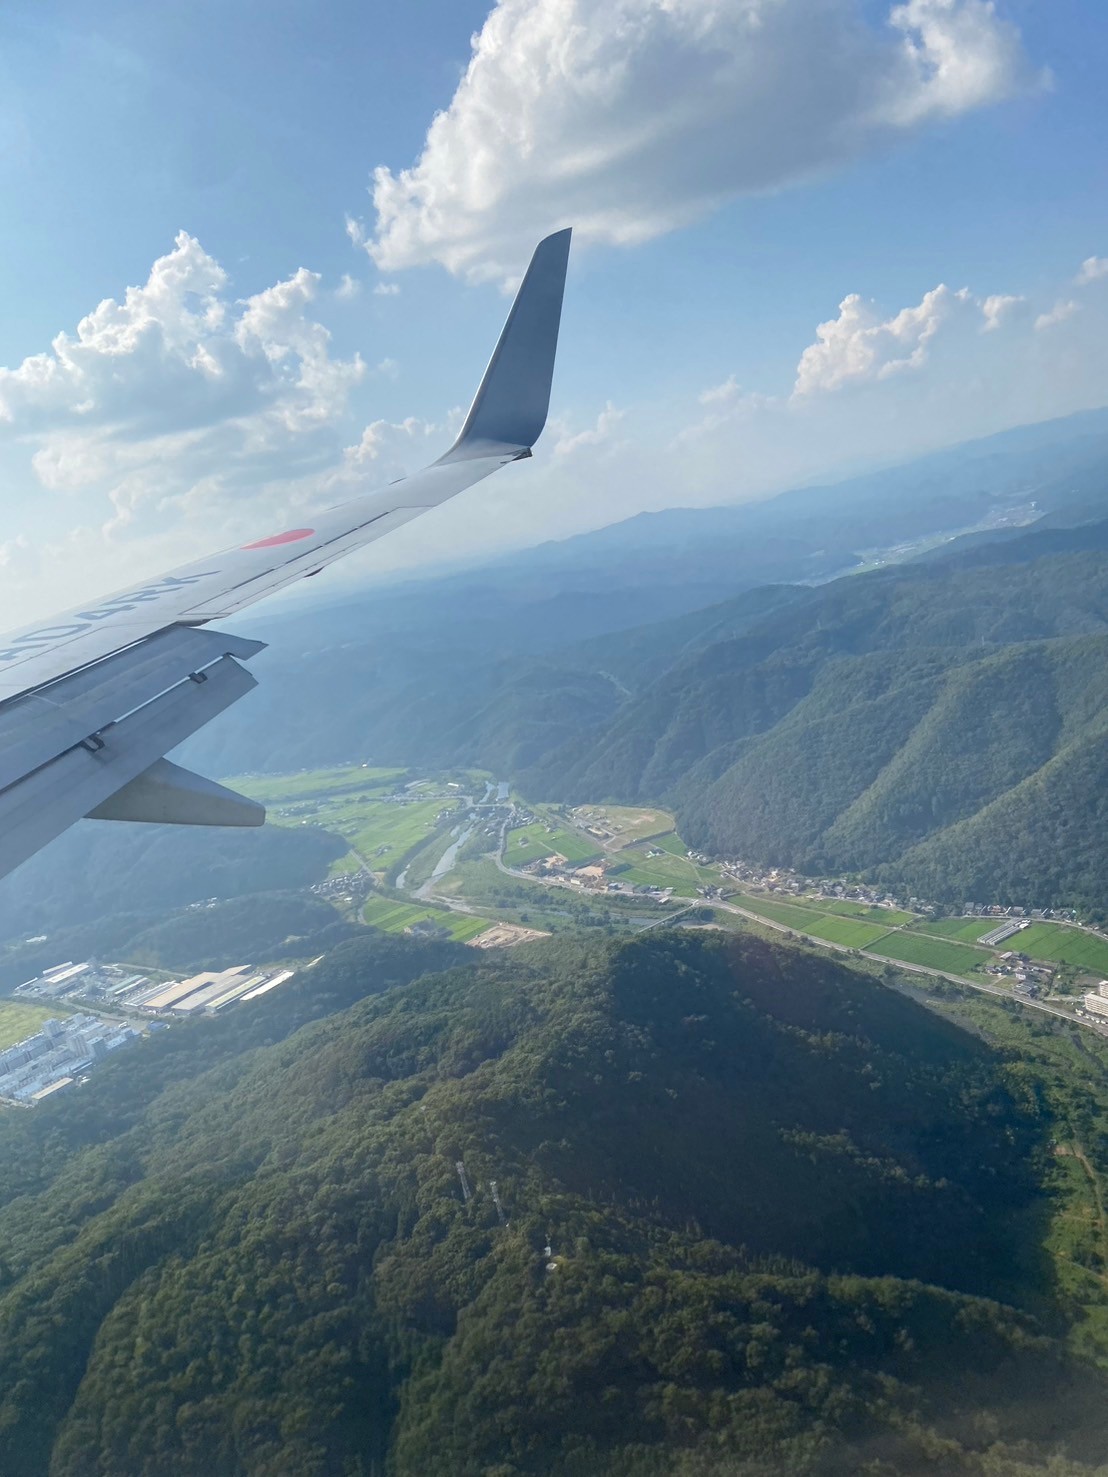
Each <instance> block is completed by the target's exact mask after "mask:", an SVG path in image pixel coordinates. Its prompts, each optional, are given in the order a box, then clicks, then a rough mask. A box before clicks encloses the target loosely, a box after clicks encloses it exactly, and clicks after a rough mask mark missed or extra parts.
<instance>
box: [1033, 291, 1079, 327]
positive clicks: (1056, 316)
mask: <svg viewBox="0 0 1108 1477" xmlns="http://www.w3.org/2000/svg"><path fill="white" fill-rule="evenodd" d="M1076 312H1077V304H1076V303H1075V302H1074V301H1073V299H1072V298H1061V299H1059V301H1058V302H1056V303H1055V304H1054V306H1053V308H1051V309H1050V311H1049V312H1046V313H1040V314H1039V316H1038V317H1037V318H1036V319H1035V331H1036V333H1041V332H1042V330H1043V329H1044V328H1054V327H1055V326H1056V325H1057V324H1059V323H1064V322H1065V321H1066V319H1067V318H1072V317H1073V315H1074V314H1075V313H1076Z"/></svg>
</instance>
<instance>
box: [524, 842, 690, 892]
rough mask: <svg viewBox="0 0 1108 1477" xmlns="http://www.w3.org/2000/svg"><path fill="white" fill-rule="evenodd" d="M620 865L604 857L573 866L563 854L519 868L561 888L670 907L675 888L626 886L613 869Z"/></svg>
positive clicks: (614, 860) (647, 884)
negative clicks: (662, 904)
mask: <svg viewBox="0 0 1108 1477" xmlns="http://www.w3.org/2000/svg"><path fill="white" fill-rule="evenodd" d="M619 866H620V863H619V862H618V861H617V860H616V859H615V858H614V857H602V858H601V859H600V860H599V861H591V862H571V861H570V860H569V859H568V858H567V857H564V856H562V854H561V852H558V851H554V852H551V853H550V855H549V856H542V857H538V858H536V860H534V861H531V862H526V863H525V864H524V865H523V866H522V867H520V868H518V870H519V871H520V872H523V873H524V874H525V875H526V876H528V877H541V878H542V880H543V881H544V882H552V883H555V884H557V885H559V886H562V887H575V888H578V889H580V890H581V891H582V892H593V893H605V894H608V895H614V896H622V897H641V898H646V899H647V900H649V901H650V902H654V903H668V902H669V900H670V898H671V897H672V896H673V888H672V887H655V886H652V885H651V884H649V883H633V882H624V881H622V880H621V879H620V877H619V876H618V875H616V876H612V875H611V873H612V869H613V868H616V867H619Z"/></svg>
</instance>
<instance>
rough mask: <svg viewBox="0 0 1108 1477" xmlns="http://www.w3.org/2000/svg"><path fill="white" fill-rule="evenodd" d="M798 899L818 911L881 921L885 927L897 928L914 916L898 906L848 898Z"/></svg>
mask: <svg viewBox="0 0 1108 1477" xmlns="http://www.w3.org/2000/svg"><path fill="white" fill-rule="evenodd" d="M798 901H802V902H803V903H804V905H805V906H806V907H807V906H810V907H813V908H815V909H816V911H817V912H819V913H839V914H841V915H842V916H843V917H844V918H860V919H862V920H863V921H864V922H866V923H881V924H883V925H884V926H885V927H886V928H899V927H900V925H901V924H903V923H911V921H912V919H913V918H914V917H915V916H916V915H915V914H914V913H905V912H903V911H902V910H901V909H899V908H878V907H875V906H874V905H873V904H872V903H852V902H851V901H850V900H849V899H848V898H803V899H798Z"/></svg>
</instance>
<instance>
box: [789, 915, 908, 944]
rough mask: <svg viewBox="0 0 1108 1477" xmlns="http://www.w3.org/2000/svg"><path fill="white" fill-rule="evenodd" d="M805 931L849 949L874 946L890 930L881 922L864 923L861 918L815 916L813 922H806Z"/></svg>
mask: <svg viewBox="0 0 1108 1477" xmlns="http://www.w3.org/2000/svg"><path fill="white" fill-rule="evenodd" d="M804 931H805V932H806V933H810V934H812V935H813V936H814V937H815V938H820V939H827V940H828V941H829V942H830V943H833V944H843V945H845V947H846V948H848V949H869V948H871V947H874V946H875V945H876V943H877V940H878V939H882V938H884V937H885V935H886V934H887V933H888V932H889V930H888V928H887V927H884V926H883V925H882V924H880V923H863V922H862V921H861V919H858V918H843V917H842V916H823V917H816V918H813V920H812V922H811V923H808V924H805V926H804ZM894 937H895V935H894Z"/></svg>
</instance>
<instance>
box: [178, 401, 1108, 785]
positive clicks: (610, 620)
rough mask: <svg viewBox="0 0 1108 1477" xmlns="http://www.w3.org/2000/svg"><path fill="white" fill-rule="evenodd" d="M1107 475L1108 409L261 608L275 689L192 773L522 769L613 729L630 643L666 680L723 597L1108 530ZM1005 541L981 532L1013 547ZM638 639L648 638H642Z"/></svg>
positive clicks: (198, 744) (201, 743) (256, 699)
mask: <svg viewBox="0 0 1108 1477" xmlns="http://www.w3.org/2000/svg"><path fill="white" fill-rule="evenodd" d="M1106 469H1108V412H1105V411H1092V412H1088V413H1085V414H1082V415H1077V416H1072V417H1070V418H1068V419H1066V420H1062V421H1055V422H1049V423H1046V424H1044V425H1041V426H1026V427H1021V428H1019V429H1017V430H1013V431H1008V432H1005V433H1003V434H1002V435H999V436H994V437H990V438H988V439H986V440H983V441H978V442H971V443H968V444H966V445H964V446H957V447H953V448H951V449H949V450H947V451H943V452H939V453H936V454H934V455H932V456H927V457H921V458H918V459H916V460H915V461H912V462H910V463H908V464H906V465H904V466H900V467H891V468H886V469H884V470H882V471H879V472H871V473H867V474H866V475H864V476H860V477H855V478H851V479H849V480H847V481H844V482H840V483H837V484H835V485H833V486H824V487H807V488H801V489H798V490H794V491H791V492H787V493H783V494H781V495H780V496H777V497H773V498H768V499H766V500H764V501H762V502H757V503H743V504H738V505H735V506H725V507H717V508H674V509H668V510H666V511H663V512H657V513H644V514H641V515H639V516H637V517H635V518H631V519H628V520H626V521H625V522H623V523H619V524H615V525H613V526H612V527H609V528H603V529H599V530H596V531H595V532H592V533H587V534H581V535H579V536H577V537H574V538H570V539H565V540H562V541H560V542H557V543H550V544H544V545H542V546H541V547H539V548H536V549H529V550H523V551H520V552H518V553H513V554H511V555H508V556H506V557H503V558H501V559H498V560H496V561H493V562H491V563H489V564H488V565H486V566H485V567H483V568H480V569H477V570H472V571H462V572H454V573H445V574H440V575H438V576H437V577H435V578H427V579H423V580H419V581H412V582H409V583H403V584H396V583H394V584H392V585H388V586H385V587H384V588H377V587H375V586H374V585H373V584H372V583H370V584H368V585H367V588H366V589H365V590H364V591H362V592H360V593H357V594H354V593H351V594H349V595H347V596H346V597H345V598H343V599H335V601H334V603H333V604H330V605H326V604H322V605H320V606H318V607H316V608H312V607H304V606H303V605H301V606H299V607H298V608H297V609H296V610H295V612H293V613H283V612H282V611H281V609H280V607H279V606H276V607H274V606H269V605H267V606H263V607H259V609H258V611H257V612H249V613H246V614H245V615H244V616H242V617H239V618H238V619H237V620H236V625H235V629H236V630H237V629H242V630H243V631H244V633H246V632H248V633H249V634H251V635H255V636H258V637H259V638H260V639H262V640H263V641H269V642H271V643H272V647H271V650H269V651H267V652H264V653H262V655H261V656H260V657H259V658H257V659H256V660H255V661H253V662H252V663H251V667H252V670H254V671H256V673H257V675H258V677H259V678H260V680H261V683H262V685H261V687H260V688H259V690H258V691H257V692H255V693H252V694H250V696H249V697H248V698H247V699H246V700H245V701H244V702H243V703H241V704H236V706H235V707H234V708H233V709H231V710H230V711H229V712H228V713H227V714H225V715H223V716H222V717H221V718H220V719H219V720H218V722H217V723H215V724H212V725H210V726H209V727H208V728H207V729H205V731H204V733H203V734H202V735H200V736H198V737H197V738H195V739H193V740H191V741H190V742H189V744H188V745H187V746H186V750H185V753H186V761H187V762H189V763H192V764H195V765H197V766H198V767H199V768H201V769H202V770H206V771H207V772H209V773H217V774H241V773H243V772H245V771H247V770H255V769H257V770H268V771H288V770H291V769H296V768H299V767H301V766H308V767H314V766H318V765H320V764H328V763H332V762H340V761H343V760H346V759H354V758H357V759H371V760H373V761H374V762H379V763H393V762H397V763H401V764H409V763H411V764H435V765H440V764H453V763H459V762H471V761H472V762H477V761H478V760H479V762H481V763H484V764H488V765H490V766H492V767H494V768H499V769H511V770H516V769H519V768H522V767H525V766H527V765H530V764H533V763H535V762H536V761H538V760H539V759H541V758H542V757H543V756H544V754H545V753H547V752H548V751H549V749H550V748H551V747H552V746H556V745H558V744H560V743H562V742H564V741H567V740H571V739H572V738H574V736H575V735H577V734H579V733H580V732H581V731H582V730H584V729H586V728H592V727H594V726H596V725H598V724H601V723H603V722H604V721H605V719H607V718H611V717H613V716H614V715H615V714H616V712H617V711H618V710H619V708H620V705H621V704H622V703H623V702H624V701H625V699H626V697H627V695H628V694H627V689H628V688H629V687H630V688H633V689H634V690H636V691H637V690H638V678H639V675H640V671H639V669H638V667H635V669H634V670H632V671H631V672H630V673H629V672H628V669H627V662H628V660H630V659H633V658H634V656H635V653H636V648H637V651H638V656H639V657H640V658H641V661H640V663H639V664H638V665H639V667H641V666H642V665H643V664H644V663H645V665H646V666H647V667H649V676H650V677H655V676H657V675H658V673H659V671H660V670H661V667H660V665H659V663H660V662H662V661H663V659H666V664H667V665H668V660H671V659H672V658H673V657H675V656H676V655H677V654H678V651H679V648H680V646H681V645H683V644H684V643H685V642H686V641H688V640H689V639H690V638H691V637H692V636H693V635H694V634H698V633H699V631H700V627H701V624H702V620H703V616H702V612H704V611H706V609H707V608H708V607H709V606H711V605H713V604H717V603H718V602H721V601H726V602H729V604H730V609H731V611H732V618H735V616H734V612H736V611H737V610H738V605H737V603H736V597H742V595H743V593H744V592H751V591H755V590H757V589H761V588H764V587H765V586H766V585H768V584H778V585H782V584H792V585H796V584H800V585H802V586H803V585H808V584H811V583H812V582H813V581H817V580H826V579H829V578H831V577H833V576H834V575H836V574H838V573H840V572H842V571H844V570H848V569H852V568H857V567H858V566H859V565H860V563H862V562H864V561H867V560H870V559H872V558H873V557H874V555H875V554H877V553H881V552H882V551H884V554H885V555H886V556H887V557H892V558H904V557H907V556H908V555H909V554H910V552H911V549H912V547H913V545H914V544H916V543H918V542H919V541H921V540H933V539H939V538H942V537H944V536H948V535H950V534H954V533H958V532H959V531H961V530H965V529H969V528H974V527H977V526H979V525H980V524H982V523H986V524H996V523H997V522H1000V523H1005V522H1008V521H1010V520H1012V519H1016V520H1019V521H1026V520H1027V519H1029V518H1034V517H1036V516H1037V517H1039V519H1040V522H1041V523H1042V524H1043V525H1049V524H1050V523H1051V520H1061V521H1062V522H1063V523H1065V522H1067V521H1068V522H1069V523H1076V522H1081V521H1087V520H1088V519H1091V518H1095V517H1097V516H1099V517H1100V518H1104V517H1105V516H1106V513H1108V476H1106ZM1006 532H1008V533H1011V532H1013V530H1011V529H1008V530H1005V529H1004V528H1000V529H996V528H994V529H993V532H992V533H988V534H984V535H981V537H983V538H984V539H985V541H986V545H990V544H992V543H994V542H995V543H996V545H997V547H999V545H1000V544H1002V543H1003V542H1004V539H1005V533H1006ZM1067 547H1068V546H1067ZM757 598H759V599H763V600H764V598H765V597H757ZM782 598H785V597H782ZM721 614H724V613H723V612H721ZM670 623H672V624H671V626H670V630H669V631H668V632H667V631H666V630H665V626H666V625H667V624H670ZM637 627H650V628H651V629H650V630H649V632H646V631H645V630H644V631H643V632H642V633H640V634H641V636H645V637H646V640H645V641H644V640H642V639H640V638H637V637H635V636H634V635H631V634H630V633H631V632H632V631H633V630H634V628H637ZM682 632H684V633H685V635H684V640H682V639H681V636H680V633H682ZM624 633H626V634H627V639H624ZM721 634H726V632H725V631H724V632H721ZM597 638H599V639H597ZM608 638H612V639H611V641H610V644H609V645H608V646H607V650H605V646H606V643H607V642H608ZM655 642H657V643H658V647H657V650H655V651H652V650H651V644H652V643H655ZM582 643H583V644H582ZM675 648H676V649H675ZM629 676H630V677H632V678H633V679H634V680H633V681H629V680H628V678H629Z"/></svg>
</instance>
